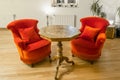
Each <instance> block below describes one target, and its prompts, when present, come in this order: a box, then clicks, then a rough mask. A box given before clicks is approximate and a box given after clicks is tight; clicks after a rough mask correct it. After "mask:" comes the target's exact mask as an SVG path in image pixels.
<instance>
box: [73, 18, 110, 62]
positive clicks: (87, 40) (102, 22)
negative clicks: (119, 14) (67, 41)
mask: <svg viewBox="0 0 120 80" xmlns="http://www.w3.org/2000/svg"><path fill="white" fill-rule="evenodd" d="M80 22H81V25H82V26H81V29H80V32H81V34H80V35H79V37H77V38H76V39H73V40H72V41H71V51H72V54H73V55H75V56H78V57H79V58H81V59H84V60H88V61H90V62H93V61H94V60H97V59H98V58H99V57H100V55H101V50H102V48H103V45H104V42H105V40H106V35H105V32H106V28H107V26H108V25H109V22H108V21H107V20H106V19H103V18H101V17H94V16H91V17H85V18H82V19H80Z"/></svg>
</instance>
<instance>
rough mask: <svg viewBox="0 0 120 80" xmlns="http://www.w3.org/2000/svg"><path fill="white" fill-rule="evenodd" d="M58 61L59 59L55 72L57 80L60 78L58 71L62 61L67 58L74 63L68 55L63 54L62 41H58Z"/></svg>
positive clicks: (67, 60)
mask: <svg viewBox="0 0 120 80" xmlns="http://www.w3.org/2000/svg"><path fill="white" fill-rule="evenodd" d="M57 46H58V61H57V67H56V73H55V80H58V78H57V75H58V71H59V66H60V65H61V63H62V62H63V61H64V60H65V61H66V62H67V63H71V64H72V65H74V62H73V61H69V58H68V57H65V56H63V53H62V51H63V48H62V42H61V41H58V44H57Z"/></svg>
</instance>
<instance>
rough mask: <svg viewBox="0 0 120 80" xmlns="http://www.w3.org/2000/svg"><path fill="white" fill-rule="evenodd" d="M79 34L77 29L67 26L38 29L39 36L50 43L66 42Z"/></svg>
mask: <svg viewBox="0 0 120 80" xmlns="http://www.w3.org/2000/svg"><path fill="white" fill-rule="evenodd" d="M79 34H80V31H79V30H78V29H77V28H75V27H72V26H68V25H50V26H46V27H42V28H41V29H40V35H41V36H42V37H45V38H48V39H50V40H52V41H68V40H71V39H73V38H76V37H77V36H78V35H79Z"/></svg>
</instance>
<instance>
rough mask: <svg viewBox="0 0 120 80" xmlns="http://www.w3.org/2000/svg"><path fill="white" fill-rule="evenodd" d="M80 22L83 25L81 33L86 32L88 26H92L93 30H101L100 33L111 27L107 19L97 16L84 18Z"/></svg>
mask: <svg viewBox="0 0 120 80" xmlns="http://www.w3.org/2000/svg"><path fill="white" fill-rule="evenodd" d="M80 22H81V24H82V26H81V29H80V31H81V32H83V31H84V28H85V26H86V25H88V26H91V27H93V28H99V29H100V32H105V31H106V28H107V26H108V25H109V22H108V21H107V20H106V19H104V18H101V17H95V16H91V17H85V18H82V19H80Z"/></svg>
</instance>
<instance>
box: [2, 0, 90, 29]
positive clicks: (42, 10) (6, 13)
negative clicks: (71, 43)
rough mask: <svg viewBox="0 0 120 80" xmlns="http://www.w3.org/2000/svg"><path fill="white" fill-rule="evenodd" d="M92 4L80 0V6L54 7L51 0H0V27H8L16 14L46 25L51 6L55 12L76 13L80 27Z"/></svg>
mask: <svg viewBox="0 0 120 80" xmlns="http://www.w3.org/2000/svg"><path fill="white" fill-rule="evenodd" d="M90 5H91V0H79V7H78V8H53V7H51V0H0V27H6V25H7V24H8V23H9V22H11V21H12V20H13V15H14V14H15V15H16V19H21V18H34V19H38V20H39V24H38V26H39V27H43V26H46V11H49V10H50V9H51V8H52V9H53V10H54V14H76V15H77V27H79V25H80V22H79V19H80V18H81V17H84V16H88V15H91V14H90V10H89V6H90ZM50 11H51V10H50Z"/></svg>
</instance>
